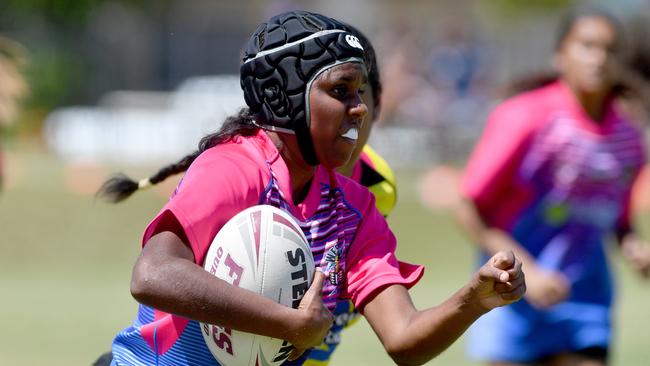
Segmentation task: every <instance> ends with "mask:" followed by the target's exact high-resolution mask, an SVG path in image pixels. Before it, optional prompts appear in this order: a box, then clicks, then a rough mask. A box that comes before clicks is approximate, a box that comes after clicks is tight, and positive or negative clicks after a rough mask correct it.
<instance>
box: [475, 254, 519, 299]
mask: <svg viewBox="0 0 650 366" xmlns="http://www.w3.org/2000/svg"><path fill="white" fill-rule="evenodd" d="M471 287H472V289H473V292H474V297H475V299H476V300H475V301H476V305H478V306H479V307H481V308H483V309H485V310H491V309H494V308H496V307H499V306H504V305H508V304H510V303H513V302H515V301H519V299H521V297H522V296H523V295H524V293H525V292H526V281H525V276H524V272H523V271H522V270H521V261H520V260H519V259H517V258H516V257H515V255H514V253H513V252H512V251H508V252H498V253H497V254H495V255H494V256H493V257H492V258H490V259H489V260H488V261H487V262H486V263H485V264H484V265H483V266H482V267H481V268H480V269H479V270H478V271H477V272H476V273H475V274H474V278H473V280H472V285H471Z"/></svg>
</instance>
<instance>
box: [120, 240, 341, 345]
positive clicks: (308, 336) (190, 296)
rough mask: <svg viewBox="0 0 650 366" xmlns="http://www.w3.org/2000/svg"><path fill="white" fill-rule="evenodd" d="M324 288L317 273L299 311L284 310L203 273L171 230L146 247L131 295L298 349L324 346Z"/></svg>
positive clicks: (327, 315)
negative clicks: (280, 341)
mask: <svg viewBox="0 0 650 366" xmlns="http://www.w3.org/2000/svg"><path fill="white" fill-rule="evenodd" d="M319 286H320V287H322V274H318V273H317V276H315V279H314V283H313V285H312V286H311V288H310V290H309V291H308V293H307V294H306V295H305V297H304V298H303V302H302V303H301V307H300V308H299V309H292V308H289V307H286V306H283V305H280V304H278V303H276V302H274V301H272V300H270V299H267V298H266V297H263V296H261V295H258V294H256V293H254V292H252V291H248V290H245V289H241V288H238V287H235V286H232V285H230V284H229V283H227V282H225V281H223V280H221V279H218V278H217V277H214V276H213V275H211V274H210V273H208V272H207V271H205V270H203V268H201V267H200V266H197V265H196V264H195V263H194V256H193V253H192V251H191V250H190V249H189V248H188V247H187V246H186V245H185V244H184V243H183V241H182V240H181V239H180V238H179V237H178V236H177V235H176V234H174V233H172V232H168V231H167V232H162V233H159V234H157V235H155V236H153V237H152V238H151V239H150V240H149V241H148V242H147V244H146V245H145V247H144V248H143V250H142V253H141V254H140V257H139V258H138V260H137V262H136V264H135V267H134V268H133V275H132V279H131V293H132V294H133V297H134V298H135V299H136V300H138V302H140V303H142V304H145V305H148V306H152V307H154V308H156V309H159V310H162V311H165V312H168V313H173V314H178V315H180V316H183V317H187V318H189V319H194V320H197V321H200V322H206V323H210V324H219V325H221V326H224V327H228V328H232V329H237V330H241V331H245V332H250V333H256V334H261V335H266V336H269V337H274V338H280V339H284V340H287V341H289V342H291V343H292V344H293V345H294V346H295V347H296V348H299V349H305V348H309V347H312V346H316V345H318V344H320V342H321V341H322V340H323V338H324V337H325V335H326V334H327V331H328V330H329V327H330V325H331V322H332V315H331V313H330V312H329V311H328V310H327V308H325V306H324V305H323V303H322V301H321V300H320V290H321V288H320V287H319ZM310 292H311V293H310Z"/></svg>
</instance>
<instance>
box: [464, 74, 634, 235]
mask: <svg viewBox="0 0 650 366" xmlns="http://www.w3.org/2000/svg"><path fill="white" fill-rule="evenodd" d="M644 156H645V147H644V145H643V135H642V133H641V131H640V130H639V129H638V128H637V127H636V126H635V125H633V124H632V123H630V122H629V121H628V120H626V119H625V118H623V117H622V116H621V115H620V114H619V113H617V111H616V110H615V108H614V105H613V103H609V104H608V107H607V109H606V111H605V115H604V117H603V121H602V122H600V123H598V122H595V121H593V120H592V119H591V118H590V117H589V116H588V115H587V114H586V113H585V112H584V110H583V109H582V107H581V106H580V104H579V103H578V101H577V99H576V98H575V96H574V95H573V94H572V92H571V90H570V89H569V87H568V86H567V85H566V84H565V83H564V82H561V81H558V82H555V83H552V84H550V85H548V86H545V87H542V88H539V89H535V90H532V91H529V92H526V93H523V94H520V95H518V96H516V97H514V98H511V99H508V100H506V101H505V102H503V103H501V104H500V105H499V106H498V107H497V108H495V110H494V111H493V112H492V113H491V114H490V117H489V119H488V121H487V124H486V127H485V130H484V132H483V135H482V136H481V139H480V140H479V142H478V144H477V146H476V147H475V149H474V151H473V153H472V155H471V157H470V160H469V162H468V165H467V167H466V170H465V174H464V177H463V181H462V187H461V192H462V194H463V195H464V196H465V197H467V198H470V199H471V200H472V201H474V203H475V204H476V206H477V208H478V210H479V212H480V213H481V215H482V216H483V218H484V219H486V220H487V221H488V223H489V224H490V225H494V226H497V227H499V228H502V229H505V230H510V229H512V226H513V224H514V223H515V222H516V221H517V220H518V219H519V218H520V215H522V213H523V211H524V210H526V209H527V208H528V207H530V206H531V205H533V204H535V203H536V201H537V200H539V199H540V197H541V196H542V195H543V194H545V193H546V192H548V191H550V192H551V194H552V195H554V196H553V197H558V198H557V199H562V198H560V197H565V198H566V199H568V198H567V197H572V200H570V201H568V202H569V203H568V204H569V205H573V206H574V207H573V211H577V210H578V206H580V205H582V203H581V202H584V201H586V200H587V199H589V197H595V196H606V197H608V199H609V200H612V201H619V199H618V198H617V197H618V196H621V195H622V196H623V197H624V198H623V201H624V202H623V205H624V207H623V209H622V210H621V211H620V214H619V216H618V218H617V221H618V223H617V226H619V227H627V226H629V199H630V192H631V187H632V181H633V180H634V179H635V177H636V176H637V175H638V173H639V171H640V168H641V166H643V163H644V162H645V158H644ZM600 161H602V162H600ZM605 177H609V178H608V179H611V182H612V183H611V184H602V181H603V179H605ZM584 205H585V206H589V205H587V204H584ZM616 210H617V209H611V208H610V209H606V211H612V212H614V211H616Z"/></svg>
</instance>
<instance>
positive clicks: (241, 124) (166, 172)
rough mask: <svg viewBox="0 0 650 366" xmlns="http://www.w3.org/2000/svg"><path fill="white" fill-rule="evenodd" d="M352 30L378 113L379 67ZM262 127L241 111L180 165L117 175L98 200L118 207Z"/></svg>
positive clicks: (366, 43) (364, 40)
mask: <svg viewBox="0 0 650 366" xmlns="http://www.w3.org/2000/svg"><path fill="white" fill-rule="evenodd" d="M347 26H348V27H350V30H351V31H352V33H354V35H355V36H357V37H358V38H359V41H360V42H361V44H362V46H363V49H364V61H365V63H366V67H367V69H368V83H369V84H370V88H372V92H373V98H374V100H373V102H374V103H375V109H377V110H378V109H379V106H380V100H381V92H382V85H381V80H380V76H379V68H378V66H377V57H376V54H375V50H374V48H373V47H372V44H371V43H370V41H369V40H368V38H367V37H366V36H365V35H364V34H363V33H361V32H360V31H359V30H358V29H356V28H354V27H351V26H349V25H347ZM258 129H259V127H258V126H257V125H255V124H254V116H253V115H252V114H251V112H250V110H249V109H248V108H242V109H241V110H240V111H239V114H237V115H234V116H231V117H228V118H227V119H226V120H225V121H224V124H223V125H222V126H221V129H219V131H217V132H215V133H212V134H209V135H207V136H205V137H203V138H202V139H201V141H200V142H199V146H198V149H197V150H196V151H194V152H193V153H191V154H189V155H186V156H184V157H183V158H182V159H180V160H179V161H177V162H175V163H172V164H169V165H166V166H164V167H162V168H161V169H160V170H158V171H157V172H156V173H155V174H153V175H151V176H150V177H148V178H145V179H142V180H140V181H137V182H136V181H135V180H133V179H131V178H130V177H128V176H126V175H125V174H123V173H117V174H115V175H113V176H112V177H110V178H109V179H108V180H106V181H105V182H104V184H102V186H101V187H100V188H99V190H98V191H97V194H96V196H97V197H102V198H104V199H105V200H106V201H108V202H111V203H117V202H120V201H123V200H125V199H127V198H129V197H130V196H131V195H132V194H133V193H134V192H136V191H137V190H138V189H142V188H146V187H149V186H151V185H156V184H158V183H160V182H162V181H164V180H165V179H167V178H169V177H171V176H172V175H176V174H179V173H183V172H185V171H186V170H187V168H189V166H190V164H192V162H193V161H194V160H195V159H196V158H197V157H198V156H199V155H200V154H201V153H202V152H204V151H205V150H207V149H209V148H210V147H213V146H216V145H218V144H221V143H225V142H228V141H230V140H232V139H233V138H235V137H236V136H251V135H254V134H255V133H256V132H257V130H258Z"/></svg>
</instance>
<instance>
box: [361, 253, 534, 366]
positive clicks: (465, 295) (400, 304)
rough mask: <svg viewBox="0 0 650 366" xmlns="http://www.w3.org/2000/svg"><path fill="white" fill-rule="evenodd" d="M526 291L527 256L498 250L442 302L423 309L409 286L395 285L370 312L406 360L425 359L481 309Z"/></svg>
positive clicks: (390, 346)
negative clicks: (521, 258) (524, 262)
mask: <svg viewBox="0 0 650 366" xmlns="http://www.w3.org/2000/svg"><path fill="white" fill-rule="evenodd" d="M525 291H526V285H525V281H524V275H523V272H521V262H519V261H518V260H517V259H516V258H515V256H514V255H513V254H512V252H509V253H498V254H497V255H495V256H494V257H492V258H491V259H490V260H489V261H488V263H486V264H485V265H484V266H483V267H481V269H480V270H479V271H478V272H476V274H475V275H474V277H473V278H472V280H471V281H470V283H469V284H467V285H466V286H464V287H463V288H461V289H460V290H459V291H458V292H456V293H455V294H454V295H452V296H451V297H450V298H449V299H447V300H446V301H444V302H443V303H442V304H440V305H438V306H436V307H433V308H429V309H426V310H423V311H418V310H417V309H416V308H415V307H414V305H413V303H412V302H411V298H410V296H409V294H408V291H407V290H406V288H405V287H403V286H401V285H393V286H390V287H388V288H386V289H385V290H383V291H382V292H381V293H379V294H378V295H377V296H376V297H375V298H374V299H373V300H371V301H370V302H369V303H368V304H367V305H366V306H365V307H364V309H363V312H364V316H365V317H366V318H367V319H368V321H369V323H370V325H371V326H372V328H373V329H374V331H375V333H377V336H378V337H379V339H380V340H381V342H382V344H383V345H384V348H385V349H386V351H387V352H388V353H389V355H390V356H391V357H392V358H393V360H394V361H395V362H396V363H397V364H400V365H420V364H423V363H425V362H427V361H429V360H430V359H432V358H433V357H435V356H437V355H438V354H440V353H441V352H442V351H444V350H445V349H446V348H447V347H449V345H451V344H452V343H453V342H454V341H455V340H456V339H458V337H460V335H461V334H463V332H465V330H466V329H467V328H468V327H469V326H470V325H471V324H472V323H473V322H474V321H475V320H476V319H478V318H479V317H480V316H481V315H483V314H484V313H486V312H487V311H489V310H490V309H493V308H495V307H498V306H503V305H506V304H509V303H512V302H514V301H517V300H518V299H519V298H521V296H522V295H523V294H524V292H525Z"/></svg>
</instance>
